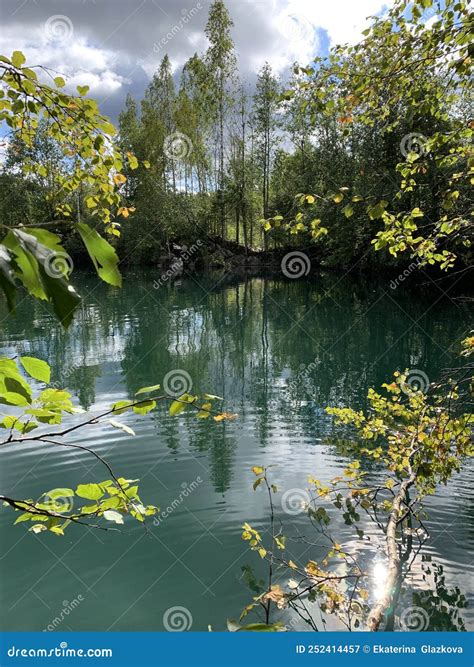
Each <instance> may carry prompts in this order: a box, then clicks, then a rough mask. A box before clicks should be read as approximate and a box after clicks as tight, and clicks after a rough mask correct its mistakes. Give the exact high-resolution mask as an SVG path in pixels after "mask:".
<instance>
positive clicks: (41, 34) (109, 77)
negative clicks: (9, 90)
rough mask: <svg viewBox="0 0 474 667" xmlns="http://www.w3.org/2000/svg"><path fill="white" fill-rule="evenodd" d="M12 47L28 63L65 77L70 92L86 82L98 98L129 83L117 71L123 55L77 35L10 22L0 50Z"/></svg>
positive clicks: (9, 49)
mask: <svg viewBox="0 0 474 667" xmlns="http://www.w3.org/2000/svg"><path fill="white" fill-rule="evenodd" d="M14 50H19V51H22V52H23V53H24V54H25V57H26V61H27V64H28V65H30V66H31V65H42V66H43V67H46V68H50V70H51V74H52V75H53V76H55V75H61V76H64V77H65V78H66V80H67V85H66V90H69V91H72V90H75V88H76V86H77V85H88V86H89V87H90V90H91V93H92V94H93V95H95V96H96V97H99V98H100V97H103V96H108V95H110V94H113V93H114V92H116V91H118V90H119V89H120V88H121V86H122V85H123V84H124V83H128V82H129V81H128V79H127V78H126V77H124V76H123V75H122V74H120V69H123V58H121V57H120V54H119V53H117V52H114V51H112V50H109V49H102V48H100V47H98V46H94V45H92V44H90V43H88V41H87V40H86V38H85V37H84V36H82V35H80V34H76V33H72V34H70V35H69V36H67V37H66V36H64V37H62V38H60V37H57V38H54V36H52V35H51V34H48V31H47V30H44V28H37V29H35V30H32V31H29V32H27V33H25V31H24V30H22V27H21V25H18V24H12V25H9V26H7V27H5V28H4V29H3V31H2V51H3V52H4V53H6V54H7V55H10V54H11V53H12V52H13V51H14Z"/></svg>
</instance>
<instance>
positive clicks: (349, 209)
mask: <svg viewBox="0 0 474 667" xmlns="http://www.w3.org/2000/svg"><path fill="white" fill-rule="evenodd" d="M342 212H343V213H344V215H345V216H346V218H350V217H351V215H353V214H354V209H353V208H352V206H351V205H350V204H347V206H344V208H343V209H342Z"/></svg>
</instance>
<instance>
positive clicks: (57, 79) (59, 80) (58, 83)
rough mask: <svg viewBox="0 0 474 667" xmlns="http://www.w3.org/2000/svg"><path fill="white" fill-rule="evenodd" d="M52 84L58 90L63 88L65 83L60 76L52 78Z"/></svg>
mask: <svg viewBox="0 0 474 667" xmlns="http://www.w3.org/2000/svg"><path fill="white" fill-rule="evenodd" d="M54 83H55V84H56V86H57V87H58V88H64V86H65V85H66V82H65V81H64V79H63V77H62V76H56V77H54Z"/></svg>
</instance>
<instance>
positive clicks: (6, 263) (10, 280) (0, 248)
mask: <svg viewBox="0 0 474 667" xmlns="http://www.w3.org/2000/svg"><path fill="white" fill-rule="evenodd" d="M0 287H1V288H2V290H3V292H4V294H5V298H6V300H7V306H8V310H9V311H10V312H12V311H13V310H14V308H15V295H16V284H15V279H14V271H13V266H12V256H11V255H10V253H9V252H8V250H7V248H6V247H5V246H4V245H3V244H2V245H0Z"/></svg>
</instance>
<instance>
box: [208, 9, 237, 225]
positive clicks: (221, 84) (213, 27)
mask: <svg viewBox="0 0 474 667" xmlns="http://www.w3.org/2000/svg"><path fill="white" fill-rule="evenodd" d="M232 26H233V21H232V19H231V18H230V16H229V12H228V11H227V8H226V6H225V4H224V2H223V0H214V2H213V3H212V5H211V7H210V10H209V18H208V20H207V24H206V29H205V34H206V37H207V39H208V40H209V48H208V49H207V51H206V54H205V58H204V62H205V63H206V67H207V71H208V75H209V88H208V102H209V104H210V108H211V110H212V113H213V114H214V115H215V118H216V121H217V132H218V140H217V164H218V167H217V180H216V187H217V193H218V205H219V221H220V232H221V236H222V238H225V236H226V212H225V198H224V185H225V183H224V180H225V135H224V124H225V117H226V113H227V111H228V109H229V107H230V106H231V105H232V95H231V91H230V85H229V84H230V83H231V82H232V80H233V78H234V75H235V67H236V58H235V54H234V42H233V41H232V37H231V34H230V30H231V28H232Z"/></svg>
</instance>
